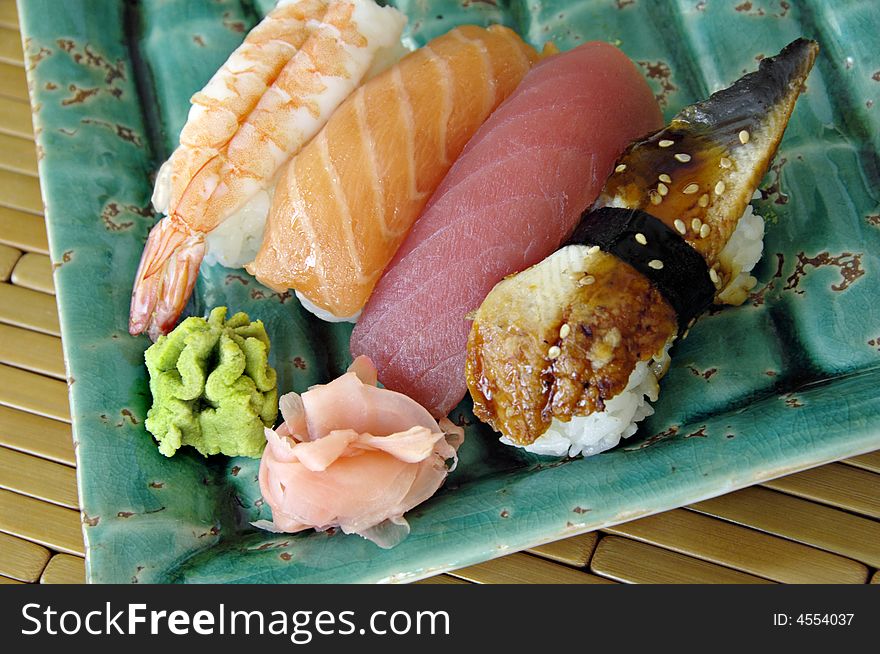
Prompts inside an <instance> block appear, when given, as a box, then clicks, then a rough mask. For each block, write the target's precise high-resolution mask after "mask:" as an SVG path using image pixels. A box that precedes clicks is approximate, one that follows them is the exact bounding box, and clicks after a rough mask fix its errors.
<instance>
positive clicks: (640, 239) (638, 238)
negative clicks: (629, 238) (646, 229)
mask: <svg viewBox="0 0 880 654" xmlns="http://www.w3.org/2000/svg"><path fill="white" fill-rule="evenodd" d="M635 239H636V241H637V242H638V243H639V244H641V245H647V244H648V239H646V238H645V235H644V234H642V233H641V232H639V233H638V234H636V236H635Z"/></svg>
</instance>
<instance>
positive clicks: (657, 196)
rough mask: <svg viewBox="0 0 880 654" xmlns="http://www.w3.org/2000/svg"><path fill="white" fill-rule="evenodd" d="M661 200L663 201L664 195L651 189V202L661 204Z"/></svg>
mask: <svg viewBox="0 0 880 654" xmlns="http://www.w3.org/2000/svg"><path fill="white" fill-rule="evenodd" d="M661 202H663V196H662V195H660V194H659V193H655V192H654V191H651V204H660V203H661Z"/></svg>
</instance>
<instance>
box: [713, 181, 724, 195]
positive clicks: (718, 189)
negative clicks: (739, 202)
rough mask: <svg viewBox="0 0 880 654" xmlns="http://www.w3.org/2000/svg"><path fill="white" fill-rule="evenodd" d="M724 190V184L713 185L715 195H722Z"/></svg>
mask: <svg viewBox="0 0 880 654" xmlns="http://www.w3.org/2000/svg"><path fill="white" fill-rule="evenodd" d="M725 188H727V187H726V186H725V185H724V182H721V181H719V182H718V183H717V184H716V185H715V195H721V194H722V193H724V189H725Z"/></svg>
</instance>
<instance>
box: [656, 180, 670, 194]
mask: <svg viewBox="0 0 880 654" xmlns="http://www.w3.org/2000/svg"><path fill="white" fill-rule="evenodd" d="M657 192H658V193H659V194H660V195H666V194H667V193H669V187H668V186H666V184H664V183H663V182H660V183H659V184H657Z"/></svg>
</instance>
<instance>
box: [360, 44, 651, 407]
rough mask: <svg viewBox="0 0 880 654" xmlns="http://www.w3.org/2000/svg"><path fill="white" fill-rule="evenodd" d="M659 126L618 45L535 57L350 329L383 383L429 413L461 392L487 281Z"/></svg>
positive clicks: (573, 216) (534, 248)
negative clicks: (471, 317) (471, 318)
mask: <svg viewBox="0 0 880 654" xmlns="http://www.w3.org/2000/svg"><path fill="white" fill-rule="evenodd" d="M662 126H663V117H662V114H661V113H660V108H659V106H658V105H657V101H656V100H655V99H654V95H653V93H652V91H651V89H650V87H649V86H648V84H647V82H646V81H645V80H644V78H643V77H642V75H641V74H640V73H639V71H638V69H637V68H636V66H635V64H633V63H632V62H631V61H630V60H629V59H628V58H627V57H626V55H624V54H623V53H622V52H621V51H620V50H618V49H617V48H615V47H614V46H612V45H609V44H607V43H601V42H593V43H585V44H584V45H581V46H580V47H577V48H575V49H573V50H570V51H568V52H566V53H563V54H560V55H556V56H553V57H549V58H547V59H545V60H543V61H542V62H541V63H539V64H538V65H536V66H535V67H534V68H533V69H532V70H531V72H529V74H528V75H526V77H525V79H524V80H523V82H522V84H520V86H519V87H518V88H517V90H516V91H515V92H514V94H513V95H512V96H511V97H510V98H508V99H507V100H506V101H505V102H504V104H503V105H502V106H500V107H499V108H498V109H497V110H496V111H495V112H494V113H493V114H492V116H490V117H489V119H488V120H487V121H486V122H485V123H484V124H483V126H482V127H481V128H480V129H479V131H478V132H477V134H476V135H475V136H474V138H473V139H471V141H470V142H469V143H468V145H467V147H466V148H465V150H464V152H463V153H462V155H461V157H460V158H459V159H458V160H457V161H456V162H455V164H454V165H453V167H452V169H451V170H450V171H449V174H448V175H447V176H446V178H445V179H444V180H443V183H442V184H441V185H440V187H439V188H438V189H437V191H436V192H435V193H434V196H433V197H432V198H431V201H430V202H429V204H428V207H427V209H426V210H425V212H424V213H423V214H422V216H421V217H420V218H419V219H418V221H417V222H416V224H415V225H414V226H413V229H412V231H411V232H410V233H409V236H407V239H406V241H405V242H404V244H403V245H402V246H401V248H400V250H399V251H398V253H397V255H396V256H395V258H394V260H393V262H392V263H391V264H390V266H389V267H388V269H387V270H386V271H385V274H384V275H383V276H382V278H381V280H380V281H379V284H378V285H377V286H376V289H375V291H374V292H373V294H372V296H371V297H370V301H369V302H368V303H367V306H366V308H365V311H364V313H363V315H362V316H361V317H360V319H359V320H358V324H357V326H356V327H355V329H354V332H353V334H352V337H351V351H352V354H353V355H354V356H357V355H359V354H366V355H368V356H369V357H370V358H371V359H372V360H373V361H374V362H375V363H376V364H377V367H378V368H379V377H380V379H381V381H382V383H383V384H384V385H385V386H386V387H388V388H392V389H395V390H398V391H401V392H405V393H407V394H408V395H409V396H410V397H412V398H414V399H415V400H416V401H417V402H419V403H420V404H422V405H423V406H425V407H427V408H428V409H429V410H430V411H431V412H432V414H433V415H435V416H444V415H446V414H447V413H448V412H449V411H450V410H451V409H452V408H453V407H454V406H455V404H456V403H457V402H458V401H459V400H461V399H462V397H464V396H465V394H466V393H467V385H466V384H465V380H464V361H465V352H466V348H467V338H468V331H469V330H470V323H469V322H468V321H467V320H466V316H467V314H469V313H470V312H471V311H473V310H474V309H476V308H477V307H478V306H479V305H480V302H482V301H483V299H484V298H485V297H486V295H487V294H488V293H489V291H490V290H491V289H492V287H493V286H494V285H495V284H496V283H498V282H499V281H501V279H502V278H504V277H505V276H506V275H509V274H511V273H515V272H518V271H520V270H523V269H524V268H527V267H528V266H531V265H533V264H535V263H537V262H538V261H540V260H541V259H543V258H544V257H546V256H547V255H548V254H550V253H551V252H553V251H554V250H556V249H557V248H558V247H559V246H560V245H561V244H562V243H563V241H564V240H565V239H566V238H567V237H568V236H569V234H570V233H571V231H572V230H573V229H574V227H575V226H576V225H577V222H578V219H579V218H580V215H581V213H582V212H583V210H584V209H585V208H586V207H589V206H590V205H592V204H593V202H594V201H595V200H596V197H597V196H598V194H599V191H600V190H601V188H602V184H604V182H605V180H606V179H607V178H608V175H609V173H611V170H612V167H613V166H614V161H615V159H617V157H618V156H620V154H621V152H622V151H623V149H624V148H625V147H626V146H627V145H628V144H629V143H631V142H632V141H633V139H635V138H637V137H640V136H643V135H645V134H648V133H651V132H653V131H655V130H657V129H659V128H660V127H662Z"/></svg>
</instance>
